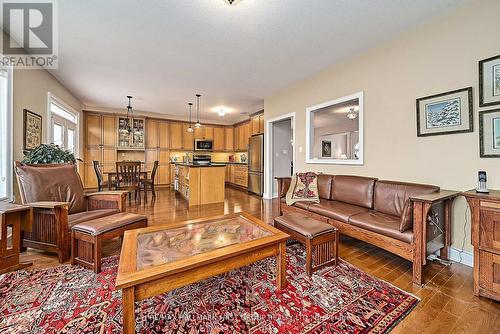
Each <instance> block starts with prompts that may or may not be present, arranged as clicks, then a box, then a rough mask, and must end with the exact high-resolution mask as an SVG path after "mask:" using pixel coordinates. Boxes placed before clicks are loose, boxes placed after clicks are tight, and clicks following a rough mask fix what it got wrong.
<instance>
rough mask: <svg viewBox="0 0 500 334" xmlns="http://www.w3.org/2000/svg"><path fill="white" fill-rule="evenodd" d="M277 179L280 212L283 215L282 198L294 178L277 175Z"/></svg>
mask: <svg viewBox="0 0 500 334" xmlns="http://www.w3.org/2000/svg"><path fill="white" fill-rule="evenodd" d="M275 179H276V181H277V182H278V212H279V214H280V215H281V199H282V198H283V197H285V196H286V193H287V191H288V188H290V183H291V182H292V178H291V177H290V176H287V177H275Z"/></svg>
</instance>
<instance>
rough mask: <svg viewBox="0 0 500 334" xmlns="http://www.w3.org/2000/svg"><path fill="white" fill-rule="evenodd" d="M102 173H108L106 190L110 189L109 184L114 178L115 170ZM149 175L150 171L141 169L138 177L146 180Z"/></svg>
mask: <svg viewBox="0 0 500 334" xmlns="http://www.w3.org/2000/svg"><path fill="white" fill-rule="evenodd" d="M103 174H107V175H108V190H111V184H112V181H113V180H114V179H116V174H117V172H103ZM149 175H151V171H141V172H140V178H141V181H142V180H147V179H148V177H149Z"/></svg>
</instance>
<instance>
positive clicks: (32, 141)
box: [23, 109, 42, 150]
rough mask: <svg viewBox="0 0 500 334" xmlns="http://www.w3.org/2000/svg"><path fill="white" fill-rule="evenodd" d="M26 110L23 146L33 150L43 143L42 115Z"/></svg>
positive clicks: (24, 110)
mask: <svg viewBox="0 0 500 334" xmlns="http://www.w3.org/2000/svg"><path fill="white" fill-rule="evenodd" d="M23 112H24V122H23V123H24V126H23V147H24V149H25V150H31V149H34V148H35V147H38V146H40V144H41V143H42V116H40V115H37V114H35V113H34V112H31V111H29V110H27V109H23Z"/></svg>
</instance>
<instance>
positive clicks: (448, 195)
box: [410, 189, 460, 205]
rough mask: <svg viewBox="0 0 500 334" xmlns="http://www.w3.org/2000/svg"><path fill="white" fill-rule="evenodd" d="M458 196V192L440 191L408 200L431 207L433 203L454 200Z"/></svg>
mask: <svg viewBox="0 0 500 334" xmlns="http://www.w3.org/2000/svg"><path fill="white" fill-rule="evenodd" d="M459 195H460V191H455V190H444V189H441V190H439V191H436V192H433V193H430V194H426V195H420V196H413V197H410V200H411V201H412V202H422V203H430V204H431V205H432V204H435V203H439V202H444V201H446V200H448V199H454V198H455V197H457V196H459Z"/></svg>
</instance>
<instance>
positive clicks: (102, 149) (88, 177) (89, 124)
mask: <svg viewBox="0 0 500 334" xmlns="http://www.w3.org/2000/svg"><path fill="white" fill-rule="evenodd" d="M84 124H85V133H84V137H85V140H86V142H85V151H84V164H83V172H82V173H81V174H80V175H82V176H83V184H84V187H85V188H97V177H96V175H95V171H94V164H93V162H94V161H99V165H100V166H101V168H102V169H103V170H104V169H105V168H106V169H109V166H110V165H114V164H115V163H116V138H117V136H116V117H115V116H110V115H101V114H92V113H88V112H85V113H84Z"/></svg>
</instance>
